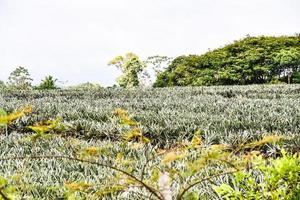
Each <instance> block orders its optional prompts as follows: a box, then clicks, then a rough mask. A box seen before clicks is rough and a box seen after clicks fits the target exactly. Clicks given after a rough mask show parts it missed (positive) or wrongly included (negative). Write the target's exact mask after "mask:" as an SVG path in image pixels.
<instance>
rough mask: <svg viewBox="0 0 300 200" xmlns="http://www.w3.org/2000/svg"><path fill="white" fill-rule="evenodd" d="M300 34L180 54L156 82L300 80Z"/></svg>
mask: <svg viewBox="0 0 300 200" xmlns="http://www.w3.org/2000/svg"><path fill="white" fill-rule="evenodd" d="M299 66H300V35H296V36H281V37H269V36H262V37H250V36H249V37H246V38H245V39H242V40H238V41H235V42H234V43H232V44H229V45H226V46H224V47H222V48H219V49H216V50H213V51H209V52H207V53H205V54H203V55H189V56H179V57H177V58H175V59H174V60H173V62H172V63H171V64H170V65H169V66H168V68H167V69H166V70H165V71H164V72H163V73H161V74H160V75H159V76H158V77H157V80H156V82H155V84H154V86H156V87H165V86H187V85H193V86H201V85H245V84H262V83H270V82H288V77H289V76H291V77H290V79H291V80H290V82H292V83H300V74H299V71H300V67H299Z"/></svg>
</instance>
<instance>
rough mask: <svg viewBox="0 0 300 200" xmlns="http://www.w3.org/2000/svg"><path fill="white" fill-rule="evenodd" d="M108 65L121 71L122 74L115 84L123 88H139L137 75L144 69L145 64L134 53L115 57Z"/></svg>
mask: <svg viewBox="0 0 300 200" xmlns="http://www.w3.org/2000/svg"><path fill="white" fill-rule="evenodd" d="M108 65H113V66H116V67H117V68H118V69H120V70H121V71H122V73H123V74H122V75H121V76H120V77H119V78H118V80H117V82H118V84H119V85H120V86H121V87H124V88H129V87H134V86H139V84H140V82H139V74H140V73H141V72H142V71H143V69H144V68H145V67H146V65H145V63H144V62H143V61H141V60H140V58H139V57H138V56H137V55H136V54H134V53H127V54H125V56H117V57H115V58H114V59H112V60H111V61H110V62H109V63H108Z"/></svg>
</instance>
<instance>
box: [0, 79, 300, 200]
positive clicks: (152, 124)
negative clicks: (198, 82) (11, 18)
mask: <svg viewBox="0 0 300 200" xmlns="http://www.w3.org/2000/svg"><path fill="white" fill-rule="evenodd" d="M299 97H300V85H278V86H277V85H276V86H271V85H264V86H256V85H254V86H216V87H186V88H176V87H174V88H163V89H132V90H119V89H102V90H97V91H95V90H93V91H82V90H81V91H74V90H55V91H7V90H6V91H0V108H3V110H1V112H0V141H1V142H0V154H1V155H0V165H1V168H0V199H10V200H18V199H45V200H50V199H65V200H82V199H95V200H96V199H124V200H125V199H126V200H127V199H160V200H171V199H178V200H183V199H184V200H185V199H187V200H196V199H234V200H239V199H249V200H250V199H251V200H252V199H297V198H300V185H299V184H300V174H299V173H300V165H299V162H300V156H299V146H300V137H299V136H300V114H299V113H300V112H299V111H300V106H299V105H300V98H299ZM27 105H31V106H32V107H31V106H29V107H26V106H27ZM18 110H19V112H18ZM22 110H23V111H22ZM51 119H53V120H51ZM149 141H150V142H149ZM297 153H298V154H297ZM135 178H136V179H135Z"/></svg>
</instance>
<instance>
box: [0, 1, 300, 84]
mask: <svg viewBox="0 0 300 200" xmlns="http://www.w3.org/2000/svg"><path fill="white" fill-rule="evenodd" d="M299 32H300V0H105V1H104V0H0V80H4V81H6V80H7V78H8V76H9V73H10V72H11V71H12V70H13V69H14V68H16V67H17V66H25V67H26V68H28V69H29V72H30V74H31V75H32V77H33V78H34V81H35V83H38V82H39V81H40V80H41V79H43V78H44V77H45V76H46V75H48V74H50V75H53V76H54V77H55V78H58V79H59V80H61V81H68V82H67V83H66V84H67V85H70V84H76V83H82V82H88V81H89V82H95V83H100V84H102V85H105V86H107V85H112V84H114V83H115V79H116V77H117V76H118V75H119V74H120V72H118V70H116V69H114V68H113V67H109V66H107V62H108V61H109V60H110V59H111V58H113V57H114V56H116V55H120V54H124V53H126V52H134V53H136V54H138V55H140V57H142V58H145V57H147V56H151V55H157V54H160V55H166V56H173V57H174V56H178V55H183V54H201V53H204V52H205V51H207V50H208V48H210V49H214V48H217V47H220V46H224V45H225V44H228V43H230V42H232V41H234V40H237V39H241V38H243V37H245V36H246V35H247V34H250V35H293V34H295V33H299Z"/></svg>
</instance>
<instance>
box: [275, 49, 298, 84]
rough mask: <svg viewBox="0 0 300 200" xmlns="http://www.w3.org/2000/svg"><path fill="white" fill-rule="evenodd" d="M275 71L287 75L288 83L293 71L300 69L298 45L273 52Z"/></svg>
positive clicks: (280, 74)
mask: <svg viewBox="0 0 300 200" xmlns="http://www.w3.org/2000/svg"><path fill="white" fill-rule="evenodd" d="M274 61H275V63H276V65H277V66H276V67H275V68H274V70H273V71H275V72H276V73H277V74H278V75H279V76H284V77H288V83H290V78H291V77H292V75H293V73H294V72H298V71H300V47H299V48H295V47H292V48H286V49H282V50H280V51H279V52H277V53H276V54H275V57H274Z"/></svg>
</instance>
